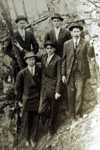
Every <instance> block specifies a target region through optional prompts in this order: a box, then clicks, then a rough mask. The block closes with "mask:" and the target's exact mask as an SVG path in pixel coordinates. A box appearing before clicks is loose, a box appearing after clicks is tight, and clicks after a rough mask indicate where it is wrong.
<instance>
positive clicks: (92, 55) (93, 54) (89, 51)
mask: <svg viewBox="0 0 100 150" xmlns="http://www.w3.org/2000/svg"><path fill="white" fill-rule="evenodd" d="M87 49H88V52H87V53H88V57H90V58H94V57H95V52H94V47H93V46H90V44H89V42H88V43H87Z"/></svg>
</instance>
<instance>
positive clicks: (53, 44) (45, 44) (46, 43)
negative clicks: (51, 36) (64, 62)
mask: <svg viewBox="0 0 100 150" xmlns="http://www.w3.org/2000/svg"><path fill="white" fill-rule="evenodd" d="M48 45H50V46H52V47H54V48H56V45H55V43H53V42H52V41H46V42H45V43H44V47H45V48H46V47H47V46H48Z"/></svg>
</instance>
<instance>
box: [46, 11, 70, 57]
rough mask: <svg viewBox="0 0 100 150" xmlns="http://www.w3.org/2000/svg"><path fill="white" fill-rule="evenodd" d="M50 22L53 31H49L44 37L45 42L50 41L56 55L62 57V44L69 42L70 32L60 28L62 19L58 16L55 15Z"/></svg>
mask: <svg viewBox="0 0 100 150" xmlns="http://www.w3.org/2000/svg"><path fill="white" fill-rule="evenodd" d="M51 21H52V24H53V29H51V30H50V31H49V32H47V33H46V35H45V42H46V41H48V40H50V41H52V42H53V43H55V45H56V49H57V50H56V54H58V55H59V56H60V57H62V55H63V44H64V42H65V41H67V40H69V39H70V38H71V36H70V32H69V31H68V30H67V29H65V28H62V27H61V26H62V22H63V18H62V17H61V15H60V14H58V13H55V14H54V15H53V16H52V17H51Z"/></svg>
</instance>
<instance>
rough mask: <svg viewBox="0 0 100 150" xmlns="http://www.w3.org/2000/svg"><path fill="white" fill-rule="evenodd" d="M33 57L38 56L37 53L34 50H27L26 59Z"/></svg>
mask: <svg viewBox="0 0 100 150" xmlns="http://www.w3.org/2000/svg"><path fill="white" fill-rule="evenodd" d="M32 57H34V58H37V55H36V54H34V53H33V52H27V53H26V54H25V56H24V59H25V60H26V59H28V58H32Z"/></svg>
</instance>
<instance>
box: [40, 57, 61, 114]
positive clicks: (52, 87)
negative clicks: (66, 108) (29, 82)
mask: <svg viewBox="0 0 100 150" xmlns="http://www.w3.org/2000/svg"><path fill="white" fill-rule="evenodd" d="M46 62H47V55H45V56H44V57H43V58H42V65H41V66H42V83H41V98H40V106H39V108H40V110H41V112H45V110H47V109H48V107H50V105H49V104H47V100H48V98H50V99H51V103H52V104H53V102H54V101H55V98H54V95H55V93H56V92H57V93H60V88H61V59H60V57H59V56H58V55H56V54H55V55H54V56H53V57H52V59H51V61H50V62H49V64H48V65H47V66H46Z"/></svg>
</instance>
